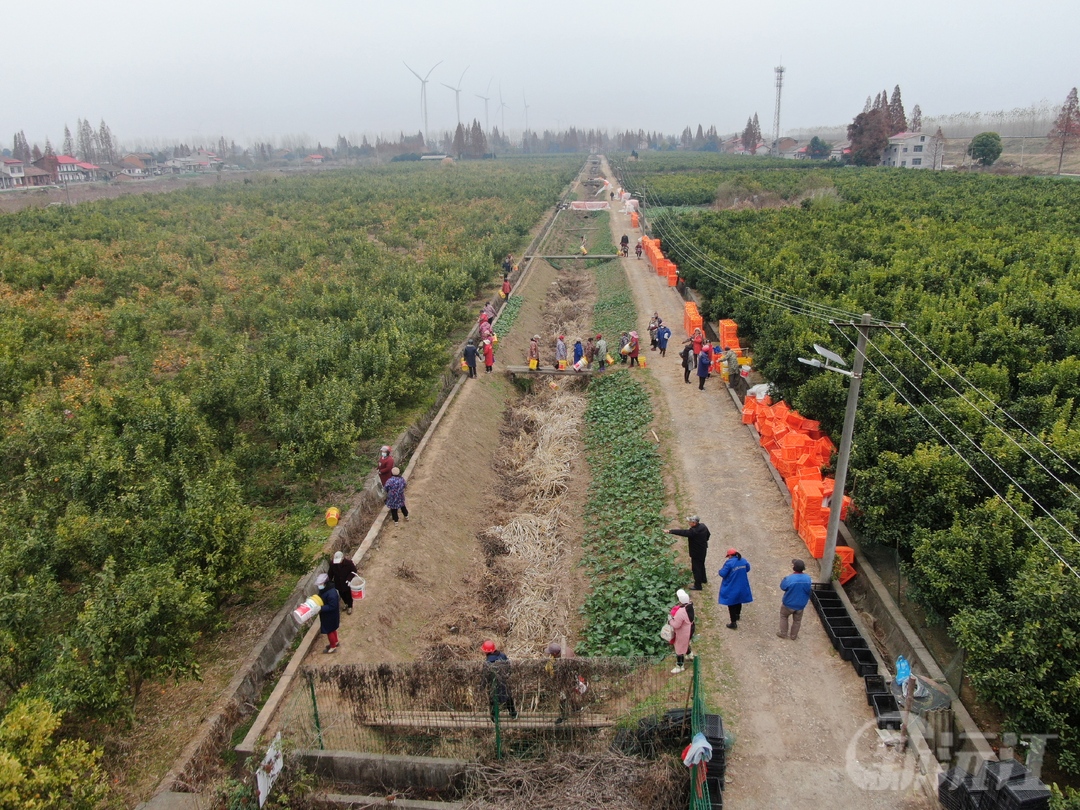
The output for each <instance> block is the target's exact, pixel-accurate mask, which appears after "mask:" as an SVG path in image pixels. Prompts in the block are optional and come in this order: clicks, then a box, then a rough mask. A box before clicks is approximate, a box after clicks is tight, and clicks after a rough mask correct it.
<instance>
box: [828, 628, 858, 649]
mask: <svg viewBox="0 0 1080 810" xmlns="http://www.w3.org/2000/svg"><path fill="white" fill-rule="evenodd" d="M825 633H826V635H828V637H829V641H831V642H832V645H833V646H834V647H836V649H840V639H842V638H854V637H856V636H858V635H859V631H858V630H856V629H855V628H854V627H832V626H830V625H826V626H825Z"/></svg>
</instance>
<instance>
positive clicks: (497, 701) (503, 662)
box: [480, 639, 517, 720]
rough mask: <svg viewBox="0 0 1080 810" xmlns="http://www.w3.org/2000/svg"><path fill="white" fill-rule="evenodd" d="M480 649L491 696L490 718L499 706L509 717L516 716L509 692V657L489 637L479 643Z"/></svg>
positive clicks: (492, 717) (493, 716)
mask: <svg viewBox="0 0 1080 810" xmlns="http://www.w3.org/2000/svg"><path fill="white" fill-rule="evenodd" d="M480 649H481V650H482V651H483V653H484V664H485V666H484V679H485V681H486V682H487V689H488V695H489V696H490V698H491V719H492V720H494V719H495V715H496V713H497V712H498V710H499V709H500V708H504V709H506V711H507V712H508V713H509V715H510V717H511V719H513V718H516V717H517V708H516V707H515V706H514V696H513V695H512V694H511V693H510V659H509V658H507V657H506V653H504V652H501V651H500V650H499V648H498V647H496V646H495V642H494V641H492V640H491V639H488V640H487V641H485V642H484V643H483V644H481V645H480Z"/></svg>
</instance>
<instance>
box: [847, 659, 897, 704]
mask: <svg viewBox="0 0 1080 810" xmlns="http://www.w3.org/2000/svg"><path fill="white" fill-rule="evenodd" d="M851 665H852V666H853V667H855V671H856V672H858V673H859V675H862V676H863V677H865V676H867V675H877V674H878V668H877V659H876V658H874V652H873V650H852V651H851ZM890 697H891V695H890Z"/></svg>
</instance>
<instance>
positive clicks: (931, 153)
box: [881, 132, 941, 169]
mask: <svg viewBox="0 0 1080 810" xmlns="http://www.w3.org/2000/svg"><path fill="white" fill-rule="evenodd" d="M940 160H941V144H940V143H939V142H938V139H937V138H935V137H934V136H933V135H927V134H926V133H925V132H900V133H897V134H896V135H893V136H892V137H891V138H889V145H888V146H886V147H885V153H884V154H883V155H882V156H881V165H882V166H902V167H906V168H909V169H937V168H940V166H939V165H938V164H939V163H940Z"/></svg>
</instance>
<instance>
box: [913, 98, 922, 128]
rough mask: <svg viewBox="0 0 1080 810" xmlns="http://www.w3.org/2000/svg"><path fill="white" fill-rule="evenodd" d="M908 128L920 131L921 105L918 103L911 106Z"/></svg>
mask: <svg viewBox="0 0 1080 810" xmlns="http://www.w3.org/2000/svg"><path fill="white" fill-rule="evenodd" d="M910 129H911V131H912V132H922V107H920V106H919V105H918V104H916V105H915V106H914V107H912V108H911V124H910Z"/></svg>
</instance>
